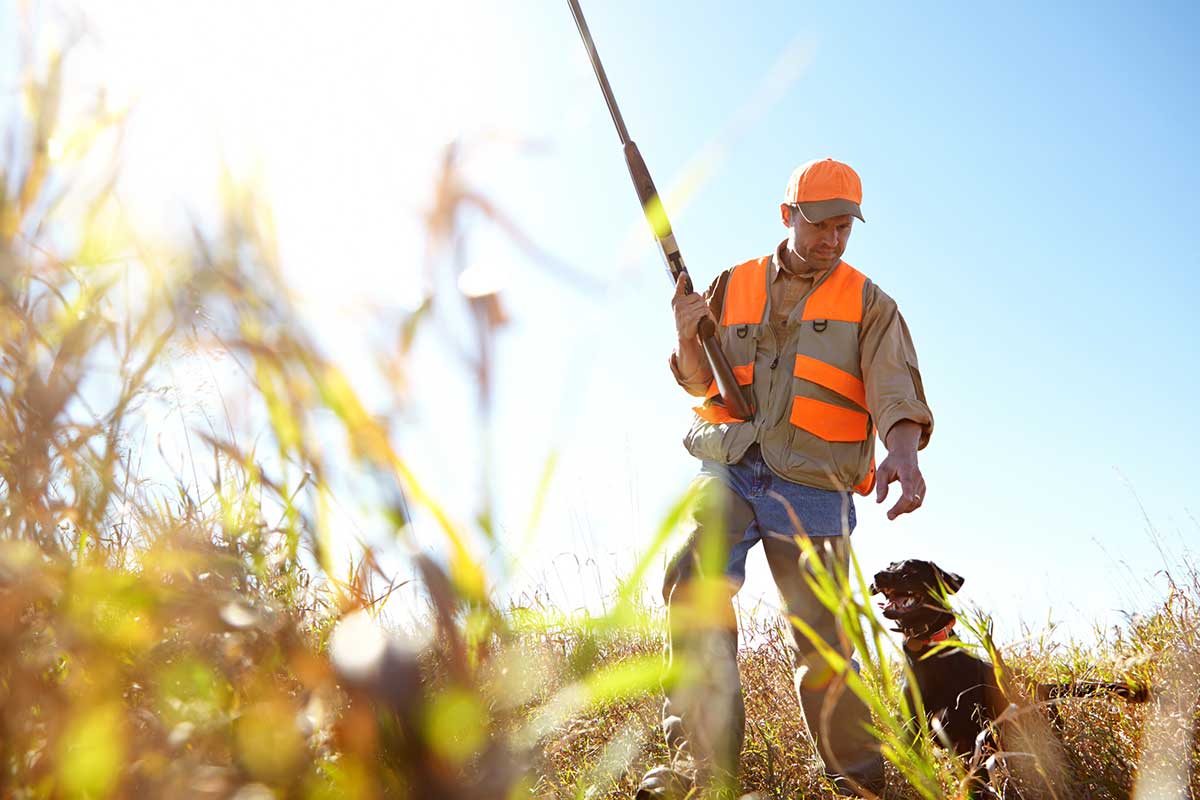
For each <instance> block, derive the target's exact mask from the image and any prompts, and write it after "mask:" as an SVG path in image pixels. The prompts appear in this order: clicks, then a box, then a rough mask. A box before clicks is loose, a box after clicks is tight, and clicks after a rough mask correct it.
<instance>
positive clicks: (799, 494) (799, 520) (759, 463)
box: [700, 444, 857, 587]
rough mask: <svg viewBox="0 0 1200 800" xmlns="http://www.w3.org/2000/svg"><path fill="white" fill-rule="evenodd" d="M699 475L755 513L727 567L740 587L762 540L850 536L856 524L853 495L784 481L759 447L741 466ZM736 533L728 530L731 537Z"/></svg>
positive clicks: (707, 465) (716, 466)
mask: <svg viewBox="0 0 1200 800" xmlns="http://www.w3.org/2000/svg"><path fill="white" fill-rule="evenodd" d="M700 475H702V476H703V475H707V476H711V477H713V478H716V479H717V480H719V481H720V482H721V483H723V484H725V485H726V486H727V487H729V488H730V489H732V490H733V493H734V494H736V495H737V496H738V497H740V498H742V499H743V500H745V501H746V503H747V504H749V506H750V509H751V510H752V511H753V512H754V521H753V522H751V523H750V525H749V527H747V528H746V530H745V532H744V533H743V534H742V536H741V539H740V540H739V541H736V543H734V544H733V546H732V547H731V548H730V552H729V563H728V564H727V566H726V568H725V574H726V575H727V576H729V579H730V580H732V581H733V582H734V583H735V584H736V585H737V586H738V587H740V586H741V585H742V584H743V583H745V581H746V556H747V555H748V554H749V552H750V550H751V548H753V547H754V545H756V544H758V543H759V542H760V541H761V540H762V539H763V538H765V537H772V538H776V539H785V540H787V541H788V542H792V541H793V539H794V538H795V536H796V534H798V533H799V534H802V535H807V536H809V537H810V538H816V537H821V536H841V535H842V534H843V533H844V534H846V535H847V536H848V535H850V533H851V532H853V530H854V526H855V524H856V522H857V519H856V517H855V515H854V499H853V498H854V495H853V494H852V493H851V492H836V491H832V490H829V489H814V488H813V487H811V486H802V485H801V484H799V483H793V482H792V481H789V480H786V479H784V478H781V477H779V476H778V475H776V474H775V473H774V472H772V471H771V468H770V467H768V466H767V464H766V462H765V461H763V458H762V453H761V451H760V450H759V448H758V445H757V444H755V445H752V446H751V447H750V449H749V450H748V451H746V455H745V456H743V457H742V460H741V461H739V462H738V463H736V464H728V465H727V464H721V463H719V462H716V461H703V462H701V466H700ZM736 535H737V532H736V531H729V536H730V537H731V538H732V537H736Z"/></svg>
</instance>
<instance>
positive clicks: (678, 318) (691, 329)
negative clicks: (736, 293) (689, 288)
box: [671, 275, 715, 339]
mask: <svg viewBox="0 0 1200 800" xmlns="http://www.w3.org/2000/svg"><path fill="white" fill-rule="evenodd" d="M684 280H685V278H684V276H682V275H680V276H679V280H677V281H676V282H675V296H674V297H672V298H671V307H672V308H673V309H674V310H675V328H676V329H677V330H678V331H679V336H680V338H682V339H690V338H692V337H694V336H695V335H696V328H697V326H698V325H699V323H700V320H701V319H703V318H704V317H705V316H708V317H711V316H712V313H711V312H710V311H709V309H708V302H707V301H706V300H705V299H704V296H703V295H700V294H697V293H696V292H692V293H690V294H685V293H684V286H683V284H684ZM714 322H715V320H714Z"/></svg>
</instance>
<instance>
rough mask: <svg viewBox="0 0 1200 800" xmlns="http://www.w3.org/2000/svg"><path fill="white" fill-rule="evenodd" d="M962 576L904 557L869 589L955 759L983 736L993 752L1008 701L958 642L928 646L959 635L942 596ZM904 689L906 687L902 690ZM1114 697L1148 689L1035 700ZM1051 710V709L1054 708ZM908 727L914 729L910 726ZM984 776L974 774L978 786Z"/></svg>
mask: <svg viewBox="0 0 1200 800" xmlns="http://www.w3.org/2000/svg"><path fill="white" fill-rule="evenodd" d="M962 585H963V578H962V577H960V576H959V575H955V574H954V573H953V572H948V571H946V570H943V569H941V568H940V567H938V566H937V565H936V564H934V563H933V562H930V561H920V560H917V559H909V560H906V561H897V562H894V563H892V564H889V565H888V567H887V569H885V570H882V571H880V572H877V573H875V581H874V583H873V584H872V585H871V594H882V595H883V596H884V598H885V599H886V602H885V603H884V604H882V607H883V615H884V616H885V617H887V618H888V619H890V620H893V621H895V622H896V625H897V627H896V629H895V630H897V631H898V632H899V633H902V634H903V635H904V651H905V655H906V656H907V659H908V664H909V666H910V667H911V669H912V674H913V676H914V677H915V679H916V683H917V689H918V690H919V691H920V695H921V700H922V702H923V703H924V706H925V714H926V717H927V718H928V720H929V725H930V728H931V729H932V730H933V732H934V733H935V734H936V736H937V738H938V740H939V741H940V743H941V744H942V745H944V746H945V747H948V748H950V749H952V750H953V751H954V752H955V753H957V754H958V755H960V756H969V755H971V754H972V753H973V752H974V751H975V747H976V742H977V741H978V740H979V738H980V735H981V734H983V736H984V739H983V744H984V746H985V748H987V749H991V750H998V749H999V747H998V746H997V731H996V726H995V723H996V720H997V719H999V718H1000V716H1001V714H1002V713H1003V712H1004V710H1005V708H1007V707H1008V705H1009V703H1008V701H1007V700H1006V698H1005V696H1004V693H1003V692H1001V690H1000V687H999V686H998V685H997V681H996V672H995V669H994V668H993V666H992V665H991V664H990V663H988V662H987V661H984V660H983V659H980V658H976V657H975V656H973V655H971V654H970V653H968V652H967V651H966V650H964V649H962V648H958V647H952V648H943V649H941V650H940V651H939V652H932V653H931V650H932V649H933V646H934V645H935V644H936V643H938V642H941V641H945V640H947V639H957V636H955V634H954V632H953V630H954V623H955V617H954V614H953V613H952V612H951V611H950V609H949V607H948V606H947V604H946V596H948V595H951V594H954V593H955V592H957V591H958V590H959V589H961V588H962ZM906 691H907V689H906ZM1095 694H1113V695H1117V696H1120V697H1123V698H1125V699H1127V700H1130V701H1133V702H1144V701H1146V700H1147V699H1148V693H1147V691H1146V689H1145V688H1144V687H1141V688H1137V687H1133V686H1131V685H1129V684H1126V683H1099V682H1074V683H1065V684H1043V685H1040V686H1038V687H1037V699H1038V700H1039V701H1046V702H1050V701H1053V699H1055V698H1059V697H1081V696H1087V695H1095ZM1051 711H1052V714H1053V713H1054V709H1053V706H1051ZM910 729H913V730H915V725H913V726H911V727H910ZM982 785H983V784H982V779H981V778H979V777H977V778H976V779H975V787H974V788H976V789H978V788H980V787H981V786H982Z"/></svg>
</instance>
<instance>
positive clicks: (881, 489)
mask: <svg viewBox="0 0 1200 800" xmlns="http://www.w3.org/2000/svg"><path fill="white" fill-rule="evenodd" d="M894 480H896V476H895V475H894V474H893V473H892V471H891V470H890V469H888V468H887V465H886V464H883V465H880V467H879V471H878V472H876V473H875V502H876V503H882V502H883V501H884V500H886V499H887V496H888V484H890V483H891V482H892V481H894Z"/></svg>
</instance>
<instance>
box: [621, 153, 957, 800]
mask: <svg viewBox="0 0 1200 800" xmlns="http://www.w3.org/2000/svg"><path fill="white" fill-rule="evenodd" d="M861 202H862V183H861V181H860V180H859V177H858V175H857V173H855V172H854V170H853V169H851V168H850V167H849V166H847V165H845V164H842V163H840V162H837V161H834V160H832V159H825V160H818V161H812V162H809V163H807V164H804V165H802V166H800V167H799V168H797V169H796V170H795V171H794V172H793V173H792V176H791V179H790V180H789V182H788V186H787V190H786V193H785V196H784V201H783V203H781V204H780V207H779V211H780V218H781V219H782V221H783V224H784V226H785V227H787V229H788V236H787V239H786V240H784V241H783V242H781V243H780V244H779V246H778V247H777V248H776V249H775V252H774V253H773V254H772V255H770V256H765V257H763V258H759V259H755V260H753V261H748V262H746V263H744V264H740V265H738V266H736V267H733V268H731V269H729V270H726V271H725V272H723V273H722V274H721V275H720V276H718V278H717V279H716V280H715V281H714V282H713V284H712V286H710V287H709V289H708V292H707V293H706V295H705V296H704V297H701V296H700V295H699V294H695V293H692V294H687V293H685V291H684V287H683V283H682V281H681V282H680V283H679V284H678V285H677V286H676V289H675V297H674V299H673V301H672V305H673V307H674V310H675V324H676V328H677V330H678V334H679V344H678V347H677V349H676V351H675V352H674V353H672V354H671V359H670V363H671V370H672V372H673V373H674V375H675V379H676V380H677V381H678V382H679V384H680V385H681V386H682V387H683V388H684V389H686V390H687V391H688V392H689V393H690V394H692V395H696V396H703V397H704V398H705V400H704V404H703V405H701V406H699V407H697V408H696V409H695V411H696V416H695V418H694V420H693V424H692V427H691V430H690V431H688V434H687V436H686V437H685V439H684V444H685V445H686V447H687V449H688V451H689V452H690V453H691V454H692V455H693V456H695V457H696V458H699V459H701V462H702V464H701V468H700V474H699V476H698V477H697V478H696V481H695V483H694V484H693V491H694V492H695V493H696V497H697V501H696V504H695V507H694V511H693V522H694V526H693V532H692V535H691V536H690V537H689V540H688V542H687V544H686V545H685V546H684V548H683V549H682V550H681V551H680V552H679V554H678V555H676V556H675V558H674V559H673V560H672V561H671V564H670V566H669V567H668V570H667V575H666V579H665V581H664V585H663V598H664V600H665V601H666V603H667V607H668V613H669V618H670V636H671V643H670V654H671V659H672V662H673V663H674V664H676V665H682V667H683V670H682V671H681V673H680V677H679V678H678V679H673V682H672V683H670V684H669V685H667V686H666V687H665V688H666V694H667V700H666V702H665V704H664V708H663V730H664V732H665V734H666V738H667V745H668V748H669V749H670V752H671V756H672V763H671V765H670V766H669V767H660V768H657V769H654V770H651V771H650V772H649V773H647V775H646V777H645V779H644V780H643V782H642V786H641V788H640V789H639V791H638V794H637V797H638V798H647V799H649V798H667V797H673V796H677V795H682V794H685V793H686V792H687V791H688V790H690V789H691V788H692V787H693V786H694V785H701V786H704V787H707V788H709V789H713V790H717V791H718V792H719V791H720V790H721V789H722V788H724V789H732V788H733V787H734V786H736V772H737V763H738V754H739V753H740V751H741V746H742V738H743V726H744V718H745V711H744V707H743V704H742V697H741V685H740V682H739V680H738V672H737V660H736V656H737V628H736V621H735V618H734V612H733V605H732V598H733V595H734V594H735V593H736V592H737V591H738V589H739V588H740V587H741V584H742V582H743V581H744V579H745V563H746V555H747V553H748V551H749V550H750V549H751V548H752V547H753V546H754V545H755V544H756V543H758V542H759V541H761V542H762V544H763V549H764V551H765V553H766V556H767V562H768V565H769V566H770V569H771V574H772V576H773V578H774V579H775V583H776V586H777V587H778V589H779V592H780V594H781V596H782V601H783V605H784V608H785V610H786V612H787V613H788V614H789V615H790V616H795V617H797V618H800V619H803V620H805V621H806V622H807V623H808V624H809V625H810V626H811V627H812V628H813V629H814V630H815V631H816V633H817V634H819V635H820V636H821V637H823V638H824V639H825V641H826V642H829V643H831V644H836V643H837V642H838V641H839V638H838V635H837V627H836V622H835V618H834V616H833V615H832V614H831V613H830V612H829V610H828V609H826V608H825V606H824V605H822V604H821V602H820V601H819V600H818V599H817V598H816V597H814V596H813V594H812V592H811V591H810V590H809V588H808V585H807V584H806V582H805V579H804V575H805V567H804V564H803V563H802V561H801V550H800V549H799V546H798V545H797V542H796V539H797V536H808V537H809V538H810V539H811V540H812V542H813V544H814V545H816V547H817V550H818V552H821V553H823V554H824V558H825V559H826V563H827V565H832V564H833V562H835V561H837V562H841V563H842V564H845V563H846V562H847V560H848V558H849V552H848V543H849V535H850V532H851V531H852V530H853V529H854V525H855V511H854V503H853V499H852V498H853V494H854V493H855V492H857V493H859V494H864V495H865V494H868V493H870V492H871V491H872V489H874V491H875V493H876V499H877V502H883V500H884V499H885V498H886V496H887V494H888V486H889V484H891V483H892V482H894V481H899V483H900V490H901V496H900V499H899V500H898V501H897V502H896V503H895V505H893V506H892V508H891V509H890V510H889V511H888V513H887V516H888V519H895V518H896V517H898V516H900V515H901V514H906V513H909V512H911V511H914V510H916V509H917V508H920V506H921V504H922V503H923V502H924V499H925V481H924V479H923V478H922V476H921V471H920V469H919V467H918V464H917V451H918V450H919V449H920V448H922V447H924V446H925V444H926V443H927V442H928V440H929V435H930V433H931V431H932V429H933V416H932V414H931V412H930V410H929V407H928V405H926V403H925V396H924V390H923V388H922V385H921V378H920V373H919V372H918V370H917V358H916V353H915V351H914V348H913V344H912V340H911V337H910V336H909V333H908V328H907V327H906V325H905V323H904V319H903V318H902V317H901V316H900V312H899V310H898V309H897V307H896V303H895V301H893V300H892V299H891V298H890V297H888V296H887V295H886V294H884V293H883V291H881V290H880V289H879V288H878V287H877V286H876V285H875V284H874V283H872V282H871V281H870V280H868V279H867V278H866V277H865V276H863V275H862V273H860V272H858V271H857V270H855V269H854V268H853V267H851V266H850V265H849V264H847V263H845V262H844V261H842V260H841V258H842V253H843V252H844V251H845V249H846V243H847V241H848V240H849V237H850V232H851V229H852V226H853V221H854V218H858V219H859V220H862V219H863V216H862V210H861V207H860V204H861ZM705 316H709V317H710V318H711V319H712V320H713V322H714V323H716V324H717V331H718V336H719V338H720V341H721V344H722V347H723V349H724V351H725V353H726V355H727V356H728V357H729V361H730V363H731V364H732V366H733V367H734V372H735V375H736V377H737V378H738V382H739V384H741V385H742V387H743V391H744V395H745V396H746V398H747V399H748V400H750V401H751V405H752V407H753V409H754V417H753V419H752V420H749V421H741V420H738V419H736V418H734V417H733V416H732V415H730V414H729V412H728V411H727V410H726V408H725V406H724V404H723V403H722V402H721V397H720V395H719V394H718V392H717V388H716V385H715V383H714V382H713V379H712V373H711V370H710V368H709V365H708V362H707V360H706V358H705V356H704V352H703V349H702V347H701V345H700V341H699V339H698V338H697V326H698V324H699V322H700V320H701V319H703V318H704V317H705ZM876 431H878V434H879V436H880V438H882V439H883V441H884V443H885V444H886V445H887V450H888V456H887V458H886V459H885V460H884V461H883V463H882V464H880V465H879V468H878V471H877V472H876V470H875V462H874V440H875V435H876ZM791 633H792V636H791V638H792V642H791V644H792V646H793V655H794V658H795V667H796V669H795V680H796V690H797V693H798V695H799V698H800V705H801V708H802V709H803V712H804V715H805V719H806V722H807V724H808V729H809V731H810V733H811V734H812V735H813V738H814V740H815V742H816V746H817V752H818V753H819V755H820V757H821V759H822V761H823V763H824V768H825V773H826V775H827V776H829V777H830V778H831V779H832V780H833V782H834V785H835V786H836V787H837V789H838V791H839V792H840V793H843V794H847V795H851V796H853V795H856V794H860V793H863V790H868V791H870V792H881V791H882V790H883V786H884V779H883V759H882V757H881V756H880V751H879V743H878V742H877V741H876V740H875V739H874V737H872V736H871V734H870V733H869V732H868V731H867V730H866V727H865V726H866V725H867V724H868V723H869V722H870V714H869V712H868V710H867V708H866V706H865V705H864V704H863V703H862V702H861V701H859V700H858V699H857V697H855V695H854V694H853V693H852V692H851V691H849V690H848V689H845V687H844V685H843V679H842V678H841V677H840V676H838V675H835V674H834V673H833V671H832V670H831V669H830V668H829V667H828V665H827V664H826V663H825V661H824V659H822V658H821V657H820V655H818V654H817V653H816V651H815V649H814V648H813V646H812V645H811V643H810V642H809V640H808V638H807V637H805V636H804V634H802V633H801V632H800V631H799V630H797V629H795V628H794V627H793V628H792V630H791ZM846 655H849V654H848V653H847V654H846ZM827 702H828V703H829V704H831V707H830V708H825V706H826V703H827Z"/></svg>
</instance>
